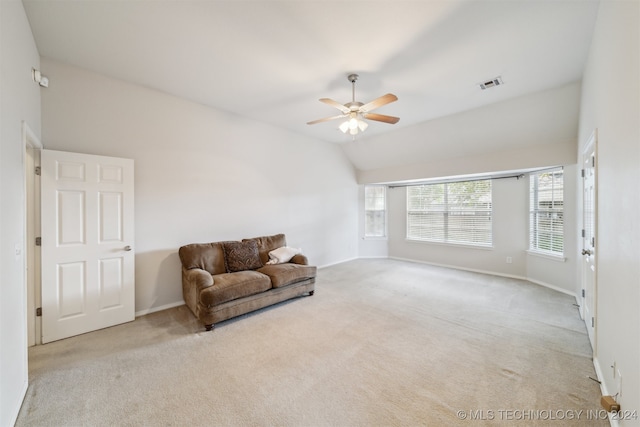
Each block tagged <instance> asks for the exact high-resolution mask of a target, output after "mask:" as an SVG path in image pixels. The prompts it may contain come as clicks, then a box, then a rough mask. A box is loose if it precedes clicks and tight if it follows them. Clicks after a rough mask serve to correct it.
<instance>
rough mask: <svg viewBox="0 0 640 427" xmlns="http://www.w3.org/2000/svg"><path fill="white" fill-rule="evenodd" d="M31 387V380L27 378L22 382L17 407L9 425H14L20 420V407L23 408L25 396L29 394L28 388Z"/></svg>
mask: <svg viewBox="0 0 640 427" xmlns="http://www.w3.org/2000/svg"><path fill="white" fill-rule="evenodd" d="M28 388H29V380H28V379H27V380H25V382H24V383H23V384H22V388H21V389H20V390H19V391H18V400H17V401H16V407H15V409H14V410H13V412H12V413H11V418H10V419H11V420H13V421H11V422H10V423H9V425H11V426H13V425H15V424H16V422H17V421H18V415H20V409H22V404H23V403H24V398H25V397H26V396H27V389H28Z"/></svg>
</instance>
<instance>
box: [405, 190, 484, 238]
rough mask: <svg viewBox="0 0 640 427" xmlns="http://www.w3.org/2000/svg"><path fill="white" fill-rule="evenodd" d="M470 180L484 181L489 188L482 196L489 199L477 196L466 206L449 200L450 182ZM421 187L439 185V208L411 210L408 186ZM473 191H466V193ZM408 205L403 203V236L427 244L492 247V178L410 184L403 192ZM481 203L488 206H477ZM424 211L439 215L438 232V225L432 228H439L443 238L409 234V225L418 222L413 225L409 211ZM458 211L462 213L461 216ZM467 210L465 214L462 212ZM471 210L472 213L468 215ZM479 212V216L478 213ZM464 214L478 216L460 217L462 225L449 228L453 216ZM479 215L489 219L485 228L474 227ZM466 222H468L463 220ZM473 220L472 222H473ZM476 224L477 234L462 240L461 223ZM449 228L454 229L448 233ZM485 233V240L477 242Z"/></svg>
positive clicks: (425, 224) (478, 222) (450, 194)
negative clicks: (440, 193)
mask: <svg viewBox="0 0 640 427" xmlns="http://www.w3.org/2000/svg"><path fill="white" fill-rule="evenodd" d="M472 182H485V183H486V185H487V187H488V192H487V193H485V194H484V195H483V196H484V197H486V196H488V197H489V200H488V201H486V200H485V201H484V202H481V201H480V198H482V197H483V196H481V197H480V198H479V199H478V200H476V201H475V202H473V203H469V206H466V205H465V204H461V203H452V202H450V200H449V198H450V196H452V192H451V191H449V186H450V185H453V184H462V185H464V184H468V183H472ZM424 186H442V190H441V191H442V195H443V196H442V197H443V199H442V202H441V204H440V206H441V208H440V209H429V208H428V207H426V208H423V209H412V208H411V203H412V200H411V197H412V196H411V195H410V192H411V189H412V188H415V187H424ZM471 194H476V193H472V192H469V193H468V195H471ZM461 195H464V193H460V194H458V196H461ZM406 198H407V200H406V201H407V205H406V221H407V222H406V239H407V240H409V241H414V242H424V243H429V244H444V245H453V246H458V247H461V246H464V247H471V248H477V249H491V248H493V185H492V180H491V179H490V178H487V179H473V180H460V181H445V182H434V183H429V184H421V185H411V186H407V191H406ZM482 204H484V205H486V206H488V208H487V207H485V208H480V207H479V206H481V205H482ZM420 213H422V214H425V215H436V216H439V215H440V214H442V228H441V231H440V229H439V228H438V227H435V228H434V230H438V231H436V232H441V233H442V238H428V237H419V236H416V235H411V234H410V233H411V227H412V226H417V225H420V224H415V223H414V224H412V220H411V216H412V214H420ZM461 213H463V214H462V215H461ZM464 213H466V215H465V214H464ZM471 213H473V214H472V215H470V214H471ZM478 214H479V215H478ZM464 216H468V217H470V218H469V219H471V218H473V217H475V216H477V217H478V219H477V220H474V219H471V220H469V219H463V220H462V222H461V225H460V226H458V227H451V223H452V220H453V219H454V218H461V217H464ZM481 218H486V219H488V220H489V222H488V229H485V230H482V229H481V228H477V226H478V225H481ZM466 221H469V222H466ZM474 222H475V223H474ZM436 223H437V221H434V222H433V223H432V224H436ZM422 225H423V226H427V225H429V222H425V223H423V224H422ZM462 225H467V226H471V225H473V226H476V228H475V230H479V234H476V235H473V234H472V233H469V234H468V236H469V238H468V239H462V238H463V237H464V236H465V235H464V234H463V233H461V232H460V230H461V226H462ZM451 230H455V232H451ZM482 234H486V236H487V237H488V240H483V241H477V237H478V236H479V235H482Z"/></svg>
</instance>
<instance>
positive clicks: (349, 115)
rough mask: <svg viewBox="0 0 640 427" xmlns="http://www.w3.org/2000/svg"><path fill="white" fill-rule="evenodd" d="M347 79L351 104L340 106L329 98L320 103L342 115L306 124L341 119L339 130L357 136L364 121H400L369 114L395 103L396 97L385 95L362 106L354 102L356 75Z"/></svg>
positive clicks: (396, 118)
mask: <svg viewBox="0 0 640 427" xmlns="http://www.w3.org/2000/svg"><path fill="white" fill-rule="evenodd" d="M347 79H349V81H350V82H351V102H347V103H346V104H344V105H342V104H340V103H339V102H336V101H334V100H333V99H330V98H321V99H320V102H324V103H325V104H327V105H331V106H332V107H335V108H337V109H338V110H340V111H342V114H340V115H338V116H333V117H325V118H324V119H318V120H313V121H311V122H307V124H308V125H314V124H316V123H322V122H327V121H329V120H335V119H342V118H345V119H347V120H345V121H344V122H343V123H342V124H340V126H339V129H340V130H341V131H342V132H344V133H349V134H350V135H353V137H354V138H355V135H357V134H358V132H363V131H364V130H365V129H366V128H367V126H369V125H368V123H367V122H365V121H364V119H367V120H375V121H377V122H384V123H390V124H395V123H398V120H400V118H399V117H393V116H387V115H384V114H376V113H371V111H372V110H374V109H376V108H379V107H382V106H383V105H386V104H389V103H391V102H395V101H397V100H398V97H397V96H395V95H394V94H392V93H388V94H386V95H382V96H381V97H379V98H376V99H374V100H373V101H371V102H367V103H366V104H363V103H362V102H357V101H356V80H358V75H357V74H349V75H348V76H347Z"/></svg>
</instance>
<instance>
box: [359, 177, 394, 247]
mask: <svg viewBox="0 0 640 427" xmlns="http://www.w3.org/2000/svg"><path fill="white" fill-rule="evenodd" d="M370 188H381V189H382V199H383V206H384V207H383V209H367V189H370ZM363 193H364V197H363V202H364V205H363V208H364V209H363V210H364V230H363V238H364V239H365V240H386V239H387V238H388V228H387V227H388V215H387V212H388V209H387V186H386V185H380V184H366V185H365V186H364V192H363ZM369 212H382V220H383V226H382V235H373V234H368V233H367V230H368V229H369V227H368V224H369V216H368V213H369Z"/></svg>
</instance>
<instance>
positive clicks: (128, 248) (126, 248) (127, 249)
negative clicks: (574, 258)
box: [124, 245, 584, 252]
mask: <svg viewBox="0 0 640 427" xmlns="http://www.w3.org/2000/svg"><path fill="white" fill-rule="evenodd" d="M124 250H125V251H127V252H129V251H130V250H131V246H129V245H127V246H125V247H124ZM582 252H584V251H582Z"/></svg>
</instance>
